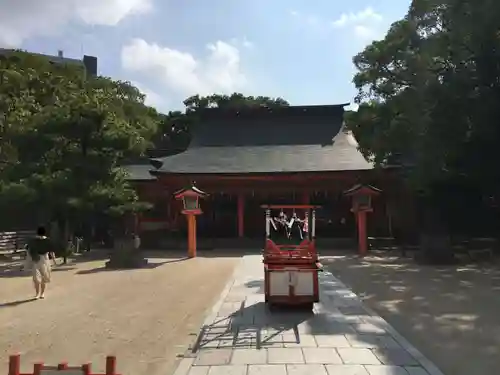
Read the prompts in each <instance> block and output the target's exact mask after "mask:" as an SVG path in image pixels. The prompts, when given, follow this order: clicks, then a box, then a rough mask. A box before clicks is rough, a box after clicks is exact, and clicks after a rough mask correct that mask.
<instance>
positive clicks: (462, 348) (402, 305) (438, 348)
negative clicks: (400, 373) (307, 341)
mask: <svg viewBox="0 0 500 375" xmlns="http://www.w3.org/2000/svg"><path fill="white" fill-rule="evenodd" d="M322 262H323V264H324V265H325V267H326V268H327V269H328V270H329V271H330V272H332V273H333V274H334V275H335V276H337V277H338V278H339V279H341V280H342V281H343V282H344V283H345V284H347V286H348V287H350V288H352V289H353V291H354V292H355V293H357V294H358V295H359V296H361V297H362V299H363V301H364V302H365V303H366V304H367V305H368V306H369V307H371V308H373V309H374V310H375V311H377V313H379V314H380V315H381V316H382V317H383V318H384V319H385V320H387V321H388V322H389V324H391V325H392V326H393V327H394V328H395V329H396V330H397V331H399V332H400V333H401V334H402V335H403V336H404V337H406V338H407V339H408V340H409V341H410V342H411V343H412V344H413V345H415V346H416V347H417V348H418V349H419V350H420V351H422V352H423V353H424V355H426V356H427V357H428V358H429V359H430V360H431V361H433V362H434V363H435V364H436V365H437V366H438V367H439V368H440V369H441V370H442V371H443V372H444V373H445V374H453V375H469V374H474V375H487V374H493V373H497V372H498V368H500V319H499V316H500V299H499V298H498V295H499V293H500V267H499V265H498V264H497V263H484V264H475V265H465V266H464V265H460V266H447V267H443V266H439V267H433V266H422V265H417V264H415V263H414V262H413V260H410V259H404V258H403V259H401V258H398V257H390V256H388V255H381V256H377V257H367V258H364V259H359V258H358V257H357V256H355V255H352V253H351V254H347V255H338V256H329V257H325V258H323V259H322Z"/></svg>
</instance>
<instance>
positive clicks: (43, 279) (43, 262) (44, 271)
mask: <svg viewBox="0 0 500 375" xmlns="http://www.w3.org/2000/svg"><path fill="white" fill-rule="evenodd" d="M51 271H52V268H51V266H50V259H49V256H48V254H47V255H43V256H42V257H41V258H40V260H39V261H38V262H33V261H32V262H31V273H32V276H33V281H34V282H35V283H38V284H40V283H44V284H47V283H50V276H51Z"/></svg>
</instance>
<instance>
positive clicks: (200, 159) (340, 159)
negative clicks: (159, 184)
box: [156, 131, 373, 174]
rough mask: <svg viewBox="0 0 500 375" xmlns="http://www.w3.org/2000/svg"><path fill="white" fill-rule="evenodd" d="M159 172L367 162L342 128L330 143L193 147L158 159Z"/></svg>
mask: <svg viewBox="0 0 500 375" xmlns="http://www.w3.org/2000/svg"><path fill="white" fill-rule="evenodd" d="M156 160H157V162H158V164H162V165H161V166H160V165H158V166H159V169H158V172H160V173H181V174H224V173H275V172H278V173H279V172H289V173H294V172H327V171H344V170H367V169H372V168H373V165H372V164H371V163H368V162H367V161H366V160H365V158H364V157H363V156H362V154H361V153H360V152H359V151H358V150H357V146H356V143H355V140H354V137H352V135H351V134H349V133H344V132H343V131H340V132H339V133H338V135H337V136H336V137H335V139H334V141H333V142H330V144H329V145H324V146H323V145H320V144H298V145H293V144H292V145H266V144H263V145H247V146H235V147H227V146H226V147H221V146H213V147H193V148H188V149H187V150H186V151H185V152H183V153H181V154H178V155H173V156H169V157H166V158H159V159H156Z"/></svg>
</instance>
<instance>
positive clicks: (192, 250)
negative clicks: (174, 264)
mask: <svg viewBox="0 0 500 375" xmlns="http://www.w3.org/2000/svg"><path fill="white" fill-rule="evenodd" d="M207 195H208V194H207V193H205V192H203V191H201V190H200V189H198V188H197V187H195V186H194V185H193V186H191V187H189V188H185V189H181V190H179V191H177V192H176V193H174V197H175V199H178V200H180V199H182V203H183V210H182V211H181V213H182V214H183V215H185V216H186V219H187V230H188V257H189V258H194V257H196V216H197V215H201V214H202V213H203V212H202V211H201V208H200V204H199V198H204V197H206V196H207Z"/></svg>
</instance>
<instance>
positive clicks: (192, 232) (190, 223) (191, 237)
mask: <svg viewBox="0 0 500 375" xmlns="http://www.w3.org/2000/svg"><path fill="white" fill-rule="evenodd" d="M186 219H187V230H188V257H189V258H194V257H196V216H195V215H194V214H187V215H186Z"/></svg>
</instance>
